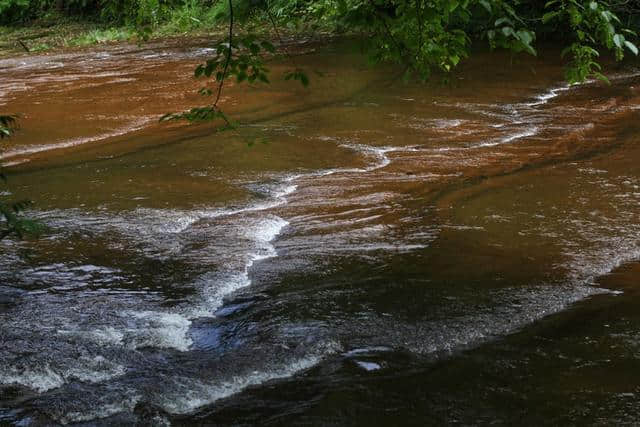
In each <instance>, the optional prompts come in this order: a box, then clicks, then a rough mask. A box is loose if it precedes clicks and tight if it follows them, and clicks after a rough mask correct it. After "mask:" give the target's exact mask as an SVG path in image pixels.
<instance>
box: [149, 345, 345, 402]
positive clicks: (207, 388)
mask: <svg viewBox="0 0 640 427" xmlns="http://www.w3.org/2000/svg"><path fill="white" fill-rule="evenodd" d="M338 351H340V346H339V345H338V344H337V343H335V342H329V343H327V344H326V345H325V346H324V348H323V349H321V350H320V351H318V352H316V353H315V354H312V355H309V356H307V357H303V358H301V359H298V360H295V361H292V362H289V363H287V364H284V365H281V366H279V367H275V368H272V369H270V370H268V371H262V372H259V371H254V372H251V373H248V374H246V375H238V376H234V377H233V378H231V379H229V380H226V381H222V382H220V383H217V384H210V383H206V382H202V381H199V380H195V379H192V378H182V379H181V380H178V384H177V385H178V390H176V391H174V392H173V393H168V394H165V395H163V396H162V397H161V398H162V401H161V402H160V405H161V406H162V408H163V409H164V410H165V411H167V412H169V413H171V414H188V413H191V412H193V411H195V410H196V409H198V408H201V407H203V406H207V405H210V404H212V403H213V402H215V401H217V400H220V399H223V398H225V397H229V396H231V395H233V394H236V393H239V392H241V391H242V390H244V389H246V388H247V387H250V386H255V385H260V384H263V383H265V382H267V381H272V380H276V379H282V378H288V377H291V376H293V375H295V374H297V373H299V372H301V371H304V370H307V369H309V368H312V367H313V366H315V365H317V364H318V363H320V362H321V361H322V360H323V359H324V358H325V357H326V356H328V355H330V354H334V353H336V352H338Z"/></svg>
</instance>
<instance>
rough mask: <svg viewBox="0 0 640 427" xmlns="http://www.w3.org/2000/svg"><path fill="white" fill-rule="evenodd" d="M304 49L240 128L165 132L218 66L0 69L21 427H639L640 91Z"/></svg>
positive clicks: (530, 63)
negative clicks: (306, 83)
mask: <svg viewBox="0 0 640 427" xmlns="http://www.w3.org/2000/svg"><path fill="white" fill-rule="evenodd" d="M296 49H298V50H299V51H300V52H301V53H302V55H301V56H299V57H298V61H299V62H300V65H304V66H305V67H306V68H307V69H308V70H311V71H310V72H311V75H312V76H313V78H312V85H311V86H310V87H309V88H308V89H305V88H302V87H297V86H295V85H292V84H290V83H285V82H281V81H280V79H279V77H278V76H281V75H282V74H283V73H284V72H285V71H286V70H287V69H288V68H287V64H281V63H279V62H274V63H273V64H270V65H271V69H272V71H273V80H274V83H273V84H271V85H269V86H258V87H255V88H250V89H247V88H242V87H237V86H235V85H231V86H230V87H227V88H225V91H224V93H223V105H224V106H225V107H224V108H225V109H226V111H227V112H228V113H229V114H230V115H231V116H232V117H234V118H235V119H236V120H238V121H239V122H240V123H241V125H240V126H239V127H238V129H237V130H234V131H226V132H215V131H214V130H215V126H214V125H209V124H208V125H187V124H183V123H173V124H159V123H158V117H159V116H161V115H162V114H164V113H166V112H171V111H181V110H183V109H186V108H190V107H192V106H194V105H198V104H203V103H205V102H206V99H205V98H202V97H200V96H199V95H197V94H196V91H197V89H198V88H200V87H201V86H202V85H204V83H205V82H203V81H197V80H194V79H193V78H192V77H191V76H192V70H193V68H194V66H195V65H196V64H197V63H198V62H199V61H201V60H202V59H203V58H206V57H207V55H210V54H211V50H210V49H207V48H206V45H203V46H192V47H189V46H187V47H185V46H179V45H172V44H171V43H164V44H155V45H154V44H152V45H148V46H143V47H137V46H120V47H109V48H100V49H93V50H90V51H80V52H69V53H61V54H51V55H42V56H25V57H18V58H12V59H4V60H0V105H2V110H3V111H7V112H19V113H21V115H22V119H21V126H22V129H21V130H20V132H19V134H18V135H17V136H16V137H15V138H14V139H13V140H12V141H11V144H10V145H9V146H8V148H7V149H6V150H5V152H4V162H5V164H9V165H14V166H13V167H12V169H11V172H12V173H11V174H10V182H9V187H10V193H11V194H10V195H11V196H13V197H30V198H32V199H35V201H36V203H37V204H36V210H35V211H33V212H32V214H33V215H34V216H36V217H37V218H39V219H40V220H41V221H42V222H43V223H44V224H46V225H47V226H48V227H49V230H48V232H47V233H46V234H45V235H44V236H43V237H41V238H39V239H34V240H27V241H21V242H19V241H14V240H4V241H2V242H0V248H1V250H2V257H1V258H0V339H1V343H2V345H1V346H0V361H1V363H0V424H2V423H7V424H14V423H15V424H19V425H48V424H51V423H54V424H55V423H60V424H68V423H87V424H91V425H95V424H135V423H142V424H152V425H169V424H173V425H180V424H186V425H192V424H197V423H201V424H254V423H263V424H278V425H279V424H282V425H291V424H305V425H378V424H380V425H390V424H394V425H409V424H415V425H425V424H442V423H462V424H477V423H482V424H483V423H501V424H511V425H513V424H514V423H526V424H536V423H538V422H540V421H544V422H549V423H581V424H583V423H590V424H603V425H611V424H624V423H631V424H632V423H634V422H637V420H638V419H640V418H638V417H639V416H640V414H639V413H638V412H639V409H638V408H640V405H639V403H640V394H638V393H640V377H639V375H640V369H638V368H640V366H639V363H638V357H640V335H639V333H638V330H640V329H639V327H640V315H639V314H638V310H637V307H638V304H640V301H639V300H638V298H639V297H638V292H637V289H636V288H637V284H638V283H637V282H638V278H639V277H640V268H639V267H638V266H637V265H636V264H634V262H635V261H637V260H638V259H640V239H639V238H640V203H639V202H640V146H638V142H639V137H638V131H639V130H640V125H639V124H638V123H639V122H638V119H639V118H640V112H639V111H638V109H639V108H640V107H639V106H640V74H639V73H637V72H636V71H635V70H634V69H633V68H632V67H626V68H621V69H619V70H618V71H613V74H612V76H611V85H610V86H607V85H604V84H601V83H596V82H588V83H586V84H583V85H578V86H572V87H568V86H566V85H565V84H564V83H563V81H562V66H561V63H560V62H559V60H558V58H557V54H556V53H554V52H552V53H551V54H549V56H548V57H542V58H539V59H533V58H516V60H515V61H513V60H512V58H509V57H508V56H506V55H502V54H500V53H494V54H482V53H480V54H478V55H475V56H474V58H473V59H472V60H471V61H470V62H469V63H468V64H465V65H464V66H463V67H462V69H461V70H460V71H459V72H458V73H456V74H455V75H454V76H453V77H452V79H451V81H450V82H449V83H447V84H444V85H443V84H438V83H437V82H434V83H432V84H427V85H421V84H411V83H402V82H401V81H399V80H398V79H397V70H393V69H387V68H385V67H379V68H370V67H368V66H367V65H366V64H365V61H364V59H362V58H360V57H359V56H357V55H354V54H352V53H350V52H351V51H350V50H349V49H347V48H345V46H343V45H342V44H339V43H336V44H335V45H334V46H333V47H327V46H326V45H324V46H314V45H302V46H300V47H297V48H296ZM314 71H318V72H319V73H317V75H316V73H314ZM4 196H5V197H8V194H7V193H5V194H4Z"/></svg>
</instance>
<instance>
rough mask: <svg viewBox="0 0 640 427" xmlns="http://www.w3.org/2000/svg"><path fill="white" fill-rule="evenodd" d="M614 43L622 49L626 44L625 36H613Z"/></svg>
mask: <svg viewBox="0 0 640 427" xmlns="http://www.w3.org/2000/svg"><path fill="white" fill-rule="evenodd" d="M613 43H614V44H615V45H616V47H617V48H618V49H622V45H623V43H624V36H623V35H622V34H616V35H614V36H613Z"/></svg>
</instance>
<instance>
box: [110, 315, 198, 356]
mask: <svg viewBox="0 0 640 427" xmlns="http://www.w3.org/2000/svg"><path fill="white" fill-rule="evenodd" d="M122 315H123V316H129V317H132V318H133V319H136V320H138V322H137V323H138V325H136V328H135V329H127V330H126V331H124V338H123V342H124V343H125V345H127V346H128V347H130V348H134V349H137V348H142V347H155V348H173V349H176V350H178V351H187V350H189V347H191V344H193V342H192V341H191V338H189V337H188V336H187V333H188V332H189V327H190V326H191V321H190V320H189V319H187V318H185V317H184V316H182V315H180V314H178V313H163V312H157V311H141V312H136V311H129V312H125V313H122Z"/></svg>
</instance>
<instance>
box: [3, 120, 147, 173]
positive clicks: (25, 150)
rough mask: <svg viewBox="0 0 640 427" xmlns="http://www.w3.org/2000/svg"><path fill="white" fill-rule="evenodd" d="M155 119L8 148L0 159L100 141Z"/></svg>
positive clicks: (123, 133)
mask: <svg viewBox="0 0 640 427" xmlns="http://www.w3.org/2000/svg"><path fill="white" fill-rule="evenodd" d="M155 120H156V119H155V118H150V117H145V118H141V119H138V120H134V121H133V122H132V123H130V124H129V125H127V126H125V127H123V128H120V129H118V130H115V131H112V132H106V133H103V134H100V135H97V136H92V137H86V138H74V139H70V140H67V141H63V142H58V143H54V144H44V145H36V146H25V147H19V148H15V149H13V150H8V151H5V152H4V153H2V154H0V160H6V159H10V158H11V157H16V156H24V155H27V154H34V153H40V152H43V151H50V150H58V149H61V148H69V147H75V146H78V145H83V144H87V143H90V142H96V141H102V140H104V139H107V138H114V137H116V136H121V135H125V134H127V133H130V132H135V131H137V130H140V129H142V128H144V127H145V126H146V125H147V124H149V123H150V122H154V121H155ZM3 164H5V165H7V163H3Z"/></svg>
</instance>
